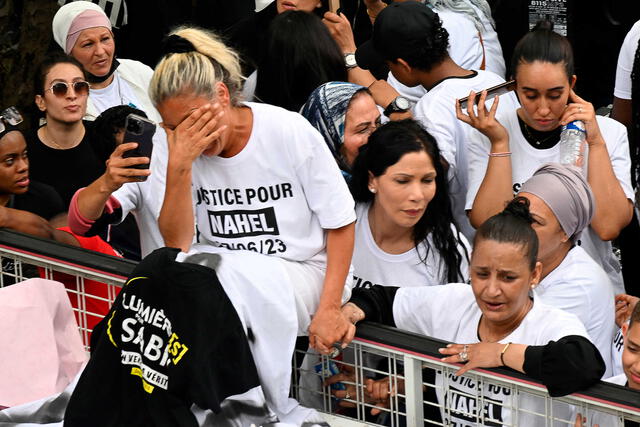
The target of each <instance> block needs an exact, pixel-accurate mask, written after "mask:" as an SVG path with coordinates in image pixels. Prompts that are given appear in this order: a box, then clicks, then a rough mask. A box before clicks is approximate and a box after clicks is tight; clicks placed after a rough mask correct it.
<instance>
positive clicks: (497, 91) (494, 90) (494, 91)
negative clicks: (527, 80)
mask: <svg viewBox="0 0 640 427" xmlns="http://www.w3.org/2000/svg"><path fill="white" fill-rule="evenodd" d="M515 89H516V81H515V80H511V81H509V82H504V83H500V84H499V85H496V86H493V87H490V88H489V89H485V90H486V91H487V98H486V101H488V100H490V99H493V98H495V97H496V96H498V95H504V94H505V93H508V92H510V91H512V90H515ZM479 100H480V92H478V93H477V94H476V100H475V104H476V105H478V101H479ZM468 101H469V97H468V96H465V97H464V98H462V99H460V107H462V109H463V110H464V109H466V108H467V102H468Z"/></svg>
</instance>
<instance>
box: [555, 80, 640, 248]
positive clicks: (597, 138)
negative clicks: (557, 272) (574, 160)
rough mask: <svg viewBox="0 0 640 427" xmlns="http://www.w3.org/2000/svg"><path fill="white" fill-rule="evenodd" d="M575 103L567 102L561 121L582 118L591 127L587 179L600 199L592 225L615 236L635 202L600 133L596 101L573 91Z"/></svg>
mask: <svg viewBox="0 0 640 427" xmlns="http://www.w3.org/2000/svg"><path fill="white" fill-rule="evenodd" d="M569 99H570V101H571V103H570V104H569V105H567V109H566V110H565V112H564V114H563V116H562V119H561V123H562V124H566V123H569V122H572V121H574V120H582V121H583V122H584V124H585V128H586V130H587V144H589V165H588V170H587V181H588V182H589V185H590V186H591V190H592V191H593V195H594V197H595V200H596V212H595V215H594V216H593V220H592V221H591V227H593V230H594V231H595V232H596V233H597V234H598V237H600V238H601V239H602V240H605V241H606V240H613V239H615V238H616V237H618V234H619V233H620V231H621V230H622V229H623V228H624V227H626V226H627V224H629V222H630V221H631V218H632V216H633V204H632V203H631V200H629V199H627V196H626V194H624V191H623V190H622V187H621V186H620V182H619V181H618V178H617V177H616V175H615V173H614V171H613V166H612V165H611V158H610V156H609V151H608V150H607V145H606V143H605V141H604V138H603V137H602V134H601V133H600V128H599V127H598V122H597V121H596V115H595V110H594V108H593V105H592V104H591V103H589V102H586V101H585V100H583V99H582V98H580V97H579V96H578V95H576V94H575V92H573V91H571V95H570V98H569Z"/></svg>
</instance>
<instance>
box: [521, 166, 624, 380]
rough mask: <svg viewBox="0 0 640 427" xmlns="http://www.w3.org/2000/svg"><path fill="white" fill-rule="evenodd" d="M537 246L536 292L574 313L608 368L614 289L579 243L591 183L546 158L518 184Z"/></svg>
mask: <svg viewBox="0 0 640 427" xmlns="http://www.w3.org/2000/svg"><path fill="white" fill-rule="evenodd" d="M518 195H519V196H520V197H524V198H526V199H528V200H529V203H530V208H529V209H530V211H531V216H532V217H533V219H534V223H533V224H532V227H533V229H534V230H535V231H536V234H537V235H538V240H539V242H540V246H539V249H538V261H540V262H541V263H542V277H541V280H540V284H539V285H538V286H537V287H536V289H535V292H536V295H537V296H539V297H540V298H541V299H542V301H544V302H545V303H546V304H548V305H551V306H554V307H557V308H560V309H562V310H565V311H567V312H569V313H572V314H575V315H576V316H577V317H578V318H579V319H580V321H581V322H582V323H583V324H584V326H585V328H586V329H587V332H588V333H589V336H590V337H591V339H592V342H593V343H594V344H595V345H596V347H598V350H599V351H600V354H602V357H603V359H604V361H605V364H606V365H607V371H606V373H605V375H604V378H606V377H608V376H610V375H611V373H612V370H611V369H612V366H611V355H610V353H611V342H612V341H613V334H614V329H613V328H614V316H615V313H614V291H613V286H612V285H611V282H610V281H609V278H608V276H607V273H605V271H604V270H603V269H602V267H600V265H598V263H596V262H595V261H594V260H593V259H592V258H591V257H590V256H589V254H587V252H585V250H584V249H583V248H582V247H581V246H580V240H579V239H580V234H581V233H582V231H583V230H584V229H586V228H587V227H588V226H589V223H590V222H591V220H592V218H593V214H594V212H595V209H596V207H595V199H594V197H593V193H592V192H591V187H589V184H588V183H587V180H586V179H585V177H584V176H583V175H582V171H581V170H579V169H578V168H575V167H569V166H563V165H560V164H558V163H548V164H546V165H543V166H541V167H540V168H538V170H536V171H535V172H534V174H533V176H532V177H531V178H529V179H528V180H527V181H525V183H524V184H522V188H521V190H520V193H519V194H518Z"/></svg>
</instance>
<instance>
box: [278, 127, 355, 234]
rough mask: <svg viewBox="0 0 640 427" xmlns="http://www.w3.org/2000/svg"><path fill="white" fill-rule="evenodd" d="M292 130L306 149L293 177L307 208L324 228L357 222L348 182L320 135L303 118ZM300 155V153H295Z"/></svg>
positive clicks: (297, 140) (297, 141) (333, 227)
mask: <svg viewBox="0 0 640 427" xmlns="http://www.w3.org/2000/svg"><path fill="white" fill-rule="evenodd" d="M299 117H300V119H301V120H303V121H304V122H302V121H299V123H295V122H291V123H290V126H291V127H294V128H295V132H296V135H295V138H296V142H295V143H299V144H305V145H308V146H309V151H308V152H307V153H304V154H303V156H304V157H302V158H301V160H302V161H301V163H299V164H297V165H296V174H297V176H298V179H299V181H300V184H301V186H302V189H303V191H304V194H305V197H306V199H307V203H308V205H309V208H310V209H311V210H312V211H313V212H314V213H315V214H316V215H317V216H318V220H319V221H320V226H321V227H322V228H324V229H336V228H340V227H343V226H345V225H348V224H351V223H352V222H354V221H355V220H356V213H355V202H354V201H353V197H352V196H351V193H350V192H349V188H348V187H347V183H346V181H345V180H344V178H343V177H342V173H341V172H340V169H339V168H338V165H337V164H336V161H335V159H334V158H333V156H332V155H331V152H330V151H329V148H328V147H327V145H326V143H325V142H324V139H323V138H322V136H321V135H320V133H319V132H318V131H317V130H316V129H315V128H314V127H313V126H311V124H310V123H309V122H307V121H306V119H304V118H303V117H302V116H299ZM298 153H299V151H298Z"/></svg>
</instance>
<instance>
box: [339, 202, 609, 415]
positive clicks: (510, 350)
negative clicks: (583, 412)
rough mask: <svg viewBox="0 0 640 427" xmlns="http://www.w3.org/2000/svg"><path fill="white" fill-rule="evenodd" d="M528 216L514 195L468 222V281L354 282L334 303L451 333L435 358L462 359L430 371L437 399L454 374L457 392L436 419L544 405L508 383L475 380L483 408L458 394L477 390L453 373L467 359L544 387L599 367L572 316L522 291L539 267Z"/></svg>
mask: <svg viewBox="0 0 640 427" xmlns="http://www.w3.org/2000/svg"><path fill="white" fill-rule="evenodd" d="M532 222H533V220H532V218H531V216H530V214H529V210H528V202H527V201H526V200H524V199H516V200H514V201H513V202H511V203H510V204H509V205H508V206H507V208H506V209H505V210H504V211H503V212H501V213H499V214H497V215H495V216H493V217H491V218H490V219H489V220H487V221H486V222H485V223H484V224H483V225H482V226H481V227H480V228H479V229H478V231H477V233H476V236H475V241H474V250H473V254H472V257H471V263H470V267H469V270H470V275H471V286H469V285H467V284H462V283H458V284H449V285H446V286H427V287H416V288H391V287H379V286H374V287H373V288H371V289H356V290H354V294H353V297H352V299H351V301H350V302H349V303H348V304H346V305H345V306H344V308H343V314H344V315H345V316H346V317H347V318H349V319H350V320H351V321H352V322H354V323H355V322H358V321H361V320H365V319H366V320H372V321H376V322H381V323H384V324H387V325H391V326H395V327H397V328H400V329H404V330H408V331H411V332H416V333H420V334H424V335H427V336H430V337H434V338H438V339H441V340H445V341H449V342H451V343H452V344H449V345H448V346H446V347H445V348H441V349H440V353H441V354H442V355H443V358H442V360H443V361H445V362H450V363H463V364H464V365H462V366H461V367H460V369H459V370H458V371H457V372H456V373H455V376H454V374H443V373H436V378H435V384H436V396H437V399H438V402H439V403H440V404H443V403H444V402H445V395H444V393H445V391H443V390H444V389H443V388H442V387H443V386H444V385H446V384H452V381H454V382H455V383H456V385H455V389H456V390H450V391H449V393H455V394H460V396H458V397H460V398H458V397H456V398H454V399H448V401H449V402H451V403H450V404H448V406H450V412H449V411H444V410H443V411H442V413H441V416H442V422H444V424H445V425H450V424H453V423H462V424H463V425H464V423H465V422H466V421H465V419H466V418H467V417H469V416H471V417H473V418H474V419H476V416H480V414H476V413H475V411H482V412H484V413H491V414H492V418H495V419H496V422H498V423H500V424H505V425H513V424H515V423H516V422H517V424H518V425H537V424H538V423H539V422H540V419H539V418H537V417H536V416H535V415H534V414H532V413H530V412H529V411H532V412H542V413H544V410H543V408H544V405H545V401H544V399H540V398H537V397H534V396H531V395H527V394H526V393H521V394H519V395H518V396H514V395H513V394H512V393H510V391H509V390H495V389H489V386H487V385H485V386H484V387H485V389H484V390H483V395H484V396H485V398H486V400H485V402H484V405H485V406H484V407H483V408H478V405H479V402H476V401H475V398H473V397H469V398H467V397H464V398H462V396H463V395H464V396H475V395H477V394H478V393H479V391H478V390H476V387H477V383H476V382H475V381H462V380H457V379H456V377H457V376H459V375H462V374H464V373H465V372H467V371H469V370H470V369H475V368H479V367H483V368H490V367H499V366H507V367H509V368H512V369H515V370H517V371H520V372H524V373H525V374H527V375H529V376H530V377H532V378H534V379H536V380H538V381H541V382H542V383H543V384H544V385H545V386H547V388H548V390H549V393H550V394H551V395H552V396H560V395H564V394H568V393H572V392H574V391H576V390H579V389H581V388H584V387H586V386H588V385H590V384H591V383H593V382H595V381H597V380H599V379H600V377H601V375H602V373H603V372H604V363H603V361H602V358H601V357H600V354H599V353H598V350H597V349H596V348H595V346H594V345H593V344H592V343H591V342H590V341H589V338H588V335H587V332H586V331H585V329H584V326H582V324H581V323H580V321H579V320H578V319H577V318H576V317H575V316H574V315H571V314H568V313H565V312H564V311H561V310H559V309H556V308H553V307H550V306H547V305H545V304H544V303H542V302H541V301H539V300H537V299H536V298H535V297H534V296H533V295H532V293H531V290H532V288H535V286H536V285H537V284H538V282H539V280H540V273H541V269H542V265H541V264H540V263H539V262H537V261H536V259H537V250H538V239H537V236H536V233H535V231H534V230H533V229H532V228H531V223H532ZM445 375H447V376H448V377H449V378H444V376H445ZM336 380H338V381H339V380H345V378H336ZM332 381H333V380H332ZM387 384H388V382H387ZM350 387H351V389H349V388H347V390H346V391H336V392H334V393H335V394H336V396H337V397H341V398H343V397H345V395H346V393H349V395H350V396H355V395H356V394H355V390H354V389H353V387H354V386H350ZM384 391H385V388H384V387H382V389H381V388H380V387H376V386H375V385H374V384H373V382H371V381H369V383H368V384H367V388H366V390H365V391H364V392H365V396H366V394H367V393H368V394H369V396H368V398H369V399H371V401H374V402H375V401H380V400H381V399H382V398H383V397H384V394H385V393H384ZM381 393H382V395H381ZM390 393H395V390H392V389H391V388H389V387H388V386H387V388H386V394H387V396H388V395H389V394H390ZM489 401H491V402H492V403H489ZM385 403H386V402H379V404H380V405H383V404H385ZM488 405H490V406H491V408H489V406H488ZM512 405H513V406H512ZM514 406H515V407H518V408H520V409H521V411H519V413H518V415H517V416H518V419H517V420H515V419H514V417H515V416H516V415H515V414H514V413H512V412H511V411H510V410H509V408H510V407H514ZM472 408H475V409H472ZM524 409H526V411H525V410H524ZM565 410H566V411H565ZM469 411H471V414H469ZM486 411H490V412H486ZM565 412H566V413H565ZM554 416H558V417H559V418H565V419H568V418H569V417H570V416H571V414H570V411H569V409H568V408H555V407H554Z"/></svg>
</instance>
